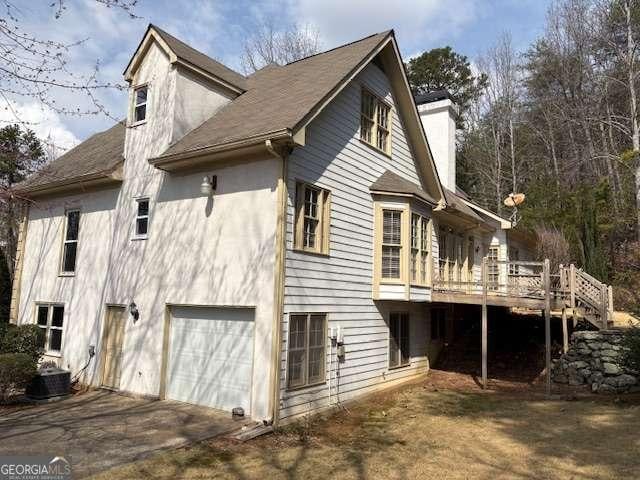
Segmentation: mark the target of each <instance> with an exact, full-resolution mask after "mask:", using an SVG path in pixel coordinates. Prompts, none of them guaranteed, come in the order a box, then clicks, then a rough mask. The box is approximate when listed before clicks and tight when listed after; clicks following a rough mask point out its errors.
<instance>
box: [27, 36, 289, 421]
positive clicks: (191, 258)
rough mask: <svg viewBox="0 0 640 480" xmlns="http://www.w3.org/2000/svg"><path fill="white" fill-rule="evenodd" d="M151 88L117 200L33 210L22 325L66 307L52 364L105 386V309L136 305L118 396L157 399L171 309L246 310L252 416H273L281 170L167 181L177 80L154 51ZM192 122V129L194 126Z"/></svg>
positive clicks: (231, 168)
mask: <svg viewBox="0 0 640 480" xmlns="http://www.w3.org/2000/svg"><path fill="white" fill-rule="evenodd" d="M140 84H147V85H148V86H149V96H148V107H147V119H146V122H144V123H141V124H139V125H136V126H131V127H129V128H127V134H126V140H125V146H124V158H125V164H124V181H123V183H122V185H121V187H120V188H114V189H110V190H102V191H94V192H87V193H84V194H82V195H76V196H69V197H59V198H55V199H49V200H39V201H38V202H36V203H35V204H34V205H33V206H32V207H31V209H30V213H29V225H28V233H27V237H26V248H25V252H26V254H25V259H24V266H23V275H22V284H21V298H20V310H19V311H20V318H19V321H20V323H33V322H35V303H36V302H60V303H63V304H64V307H65V321H64V333H63V346H62V351H61V354H60V356H58V357H50V358H49V359H53V360H55V361H57V362H58V363H59V364H60V365H61V366H63V367H64V368H68V369H70V370H71V372H72V374H73V375H75V374H78V373H79V372H80V371H81V368H83V367H84V366H85V364H86V363H87V361H88V360H89V356H88V351H89V346H90V345H94V346H96V347H97V351H98V355H96V357H95V358H94V359H92V360H91V361H90V362H89V363H88V366H87V368H86V370H85V371H84V372H83V373H82V376H81V380H83V381H85V382H87V383H90V384H93V385H99V383H100V367H101V366H100V365H99V359H100V351H101V347H102V345H101V340H102V328H103V322H104V318H105V308H106V305H108V304H114V305H123V306H126V305H129V304H130V303H131V302H135V303H136V305H137V307H138V310H139V312H140V317H139V319H138V320H137V321H134V320H133V317H131V316H128V318H127V322H126V325H125V332H124V343H123V354H122V355H123V357H122V362H121V365H122V367H121V369H122V372H121V380H120V389H121V390H125V391H129V392H133V393H136V394H142V395H150V396H157V395H158V394H159V393H160V386H161V378H160V377H161V365H162V356H163V335H164V322H165V316H166V311H167V305H170V304H182V305H203V306H229V307H251V308H253V309H254V310H255V319H254V321H255V335H254V339H255V343H254V370H253V380H252V384H253V385H252V406H251V412H250V413H251V416H252V417H254V418H256V419H263V418H267V417H270V416H271V412H270V411H269V404H270V396H269V391H270V381H271V377H270V375H269V372H270V370H271V369H270V362H271V359H272V333H273V301H274V284H275V271H274V269H275V257H276V254H275V251H276V250H275V241H276V240H275V232H276V215H277V198H276V197H277V193H276V186H277V181H278V177H279V176H280V174H281V170H282V165H281V162H280V160H277V159H275V158H273V157H271V156H270V157H268V158H255V159H252V160H247V161H245V162H243V163H239V164H236V165H231V164H227V166H224V167H215V166H212V167H211V169H210V170H208V171H206V172H203V173H193V174H188V175H184V174H179V175H171V174H168V173H166V172H162V171H160V170H157V169H155V168H153V167H151V166H150V165H149V163H148V159H149V158H151V157H153V156H156V155H158V154H160V153H162V151H164V150H165V149H166V148H167V147H168V145H169V142H170V139H171V135H172V131H173V128H174V125H173V123H172V122H173V113H174V111H175V103H174V101H175V99H176V96H175V95H174V93H175V88H176V70H175V69H173V68H172V67H171V65H170V63H169V61H168V58H167V57H166V55H165V54H164V53H163V52H162V51H161V49H159V48H158V47H157V46H156V45H154V46H152V47H151V48H150V50H149V51H148V53H147V56H146V57H145V59H144V61H143V62H142V65H141V66H140V68H139V69H138V71H137V72H136V77H135V79H134V82H133V85H140ZM196 120H197V119H196ZM205 174H206V175H216V176H217V189H216V190H215V193H214V195H213V196H212V197H210V198H207V197H204V196H203V195H202V194H201V193H200V184H201V182H202V177H203V175H205ZM139 197H145V198H148V199H149V201H150V218H149V231H148V236H147V238H146V239H136V238H134V225H135V216H136V209H137V203H136V198H139ZM72 207H73V208H76V207H77V208H80V211H81V215H80V229H79V243H78V254H77V264H76V272H75V275H74V276H69V277H64V276H60V275H59V271H60V255H61V251H62V241H63V239H62V236H63V230H64V222H65V217H64V215H65V209H66V208H72Z"/></svg>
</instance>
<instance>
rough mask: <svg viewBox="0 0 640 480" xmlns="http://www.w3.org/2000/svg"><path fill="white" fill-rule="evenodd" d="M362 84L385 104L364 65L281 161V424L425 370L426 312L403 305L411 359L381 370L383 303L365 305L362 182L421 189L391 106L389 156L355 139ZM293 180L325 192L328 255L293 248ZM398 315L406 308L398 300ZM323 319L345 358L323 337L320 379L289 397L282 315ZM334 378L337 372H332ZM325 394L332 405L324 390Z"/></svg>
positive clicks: (384, 84) (375, 76)
mask: <svg viewBox="0 0 640 480" xmlns="http://www.w3.org/2000/svg"><path fill="white" fill-rule="evenodd" d="M361 82H363V83H364V84H366V86H367V87H368V88H370V89H371V90H373V91H374V92H375V93H376V94H378V95H380V96H381V97H383V98H385V99H386V101H388V102H389V103H391V104H393V98H392V96H391V94H390V86H389V82H388V80H387V78H386V76H385V75H384V73H383V72H382V71H381V70H379V69H378V68H377V67H375V66H372V65H370V66H368V67H367V68H366V69H365V71H364V72H362V73H361V74H360V75H359V77H358V78H356V80H355V81H354V82H352V83H351V84H350V85H349V86H348V87H347V88H346V89H345V90H344V91H343V92H342V93H340V95H338V97H337V98H336V99H335V100H334V101H333V102H332V103H331V104H330V105H328V106H327V108H326V109H325V110H324V111H323V112H322V113H321V114H320V115H319V116H318V118H316V119H315V120H314V122H312V124H311V125H310V127H309V128H308V129H307V138H306V145H305V147H303V148H297V149H295V150H294V151H293V153H292V154H291V156H290V157H289V167H288V168H289V170H288V178H289V181H288V185H287V186H288V189H289V204H288V209H287V228H286V235H287V254H286V262H285V265H286V276H285V312H284V318H283V332H282V333H283V336H282V338H283V342H282V362H281V365H280V367H281V406H282V408H281V414H280V415H281V418H283V419H284V418H287V417H289V416H292V415H298V414H301V413H306V412H311V411H314V410H316V409H319V408H323V407H326V406H328V405H329V403H330V401H331V402H332V403H335V401H336V400H337V399H339V400H340V401H345V400H348V399H350V398H353V397H355V396H357V395H360V394H362V393H365V392H367V391H369V390H371V389H374V388H376V387H379V386H380V385H381V384H383V383H385V382H391V381H395V380H399V379H402V378H408V377H410V376H413V375H415V374H417V373H419V372H422V371H424V370H425V368H426V367H427V365H428V361H427V357H426V344H427V341H428V338H427V332H428V327H429V323H428V309H427V308H426V307H425V306H424V304H423V305H413V306H412V307H411V320H412V322H411V329H412V331H411V338H412V345H411V356H412V362H411V365H410V366H408V367H403V368H400V369H394V370H389V368H388V362H389V359H388V341H389V330H388V326H387V323H386V321H385V318H386V317H387V316H388V311H387V310H388V309H390V308H393V307H391V306H388V305H383V306H380V305H378V304H376V303H374V302H373V301H372V300H371V291H372V284H371V282H372V275H373V203H372V199H371V194H370V193H369V186H370V185H371V184H372V183H373V182H374V181H375V180H376V179H377V178H378V177H379V176H380V175H381V174H382V173H383V172H384V171H385V170H392V171H394V172H395V173H397V174H399V175H402V176H403V177H405V178H407V179H408V180H411V181H413V182H416V183H419V179H418V174H417V171H416V167H415V165H414V161H413V158H412V156H411V149H410V147H409V146H408V144H407V140H406V138H405V134H404V130H403V126H402V122H401V119H400V118H399V117H398V115H397V111H395V110H394V115H393V132H392V158H389V157H388V156H386V155H383V154H381V153H379V152H377V151H376V150H374V149H372V148H370V147H369V146H367V145H365V144H364V143H362V142H361V141H360V140H359V125H360V85H361ZM296 181H305V182H309V183H312V184H315V185H317V186H319V187H322V188H326V189H328V190H330V191H331V228H330V255H328V256H322V255H312V254H307V253H302V252H296V251H293V250H292V247H293V223H294V215H295V212H294V201H295V188H296ZM395 307H396V308H399V309H406V308H408V304H396V305H395ZM307 312H322V313H326V314H327V316H328V320H329V327H331V326H337V325H339V326H340V328H341V329H342V332H343V335H344V341H345V352H346V355H345V362H344V363H338V362H337V358H336V356H335V349H331V348H329V344H330V342H329V341H327V346H328V347H327V358H326V367H327V368H326V382H325V383H324V384H322V385H319V386H312V387H309V388H306V389H300V390H295V391H288V390H287V388H286V366H287V344H288V331H289V329H288V315H289V314H290V313H307ZM338 373H339V376H337V375H338ZM330 389H331V399H330V397H329V391H330Z"/></svg>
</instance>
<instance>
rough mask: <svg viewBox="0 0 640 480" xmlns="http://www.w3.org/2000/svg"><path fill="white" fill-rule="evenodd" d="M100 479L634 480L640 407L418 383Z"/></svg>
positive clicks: (639, 467) (631, 401)
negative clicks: (244, 439) (246, 438)
mask: <svg viewBox="0 0 640 480" xmlns="http://www.w3.org/2000/svg"><path fill="white" fill-rule="evenodd" d="M93 478H96V479H104V480H120V479H122V480H124V479H136V478H150V479H207V478H223V479H254V478H256V479H269V480H276V479H293V478H300V479H305V480H307V479H316V478H318V479H325V478H341V479H342V478H344V479H392V478H393V479H440V478H443V479H444V478H446V479H458V478H459V479H546V478H563V479H564V478H566V479H582V478H584V479H607V478H610V479H623V478H626V479H635V478H640V399H639V398H638V397H637V396H636V397H626V398H625V397H620V398H619V399H616V398H614V397H585V398H581V399H577V400H560V399H558V400H550V401H547V400H544V399H543V398H539V399H538V398H536V399H532V396H531V395H530V394H529V395H528V396H524V395H521V394H520V395H514V394H500V393H465V392H454V391H448V390H439V391H435V390H434V389H432V388H428V387H426V386H424V385H423V384H414V385H410V386H407V387H405V388H402V389H400V390H396V391H393V392H387V393H384V394H380V395H377V396H375V397H373V398H369V399H367V400H365V401H362V402H360V403H358V404H356V405H351V406H349V410H348V411H347V410H344V411H341V412H338V413H335V414H333V415H328V416H325V417H322V418H320V417H316V418H313V419H311V420H307V421H301V422H298V423H297V424H294V425H289V426H288V427H286V428H284V429H283V430H282V431H280V432H278V433H276V434H274V435H269V436H265V437H261V438H258V439H255V440H253V441H250V442H247V443H244V444H240V443H235V442H233V441H231V440H226V439H217V440H213V441H210V442H204V443H200V444H196V445H193V446H191V447H188V448H182V449H178V450H173V451H165V452H161V453H158V454H156V455H155V456H153V457H150V458H147V459H146V460H143V461H140V462H138V463H134V464H130V465H125V466H122V467H118V468H115V469H112V470H110V471H107V472H104V473H103V474H101V475H99V476H97V477H93Z"/></svg>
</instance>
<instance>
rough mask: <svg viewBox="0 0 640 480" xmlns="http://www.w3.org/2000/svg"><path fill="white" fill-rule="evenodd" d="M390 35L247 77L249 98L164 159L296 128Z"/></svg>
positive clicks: (224, 111)
mask: <svg viewBox="0 0 640 480" xmlns="http://www.w3.org/2000/svg"><path fill="white" fill-rule="evenodd" d="M389 34H390V32H384V33H379V34H376V35H372V36H370V37H366V38H363V39H362V40H358V41H356V42H353V43H350V44H347V45H343V46H342V47H338V48H335V49H333V50H329V51H327V52H324V53H320V54H317V55H313V56H311V57H307V58H305V59H302V60H298V61H297V62H293V63H289V64H287V65H284V66H274V65H271V66H269V67H267V68H264V69H262V70H259V71H258V72H256V73H255V74H253V75H251V76H250V77H248V78H247V87H248V89H247V91H246V92H245V93H243V94H242V95H240V96H239V97H237V98H236V99H234V100H233V101H232V102H231V103H229V104H228V105H227V106H225V107H224V108H222V109H221V110H219V111H218V112H217V113H216V114H215V115H214V116H213V117H211V118H210V119H209V120H207V121H205V122H204V123H203V124H202V125H200V126H199V127H197V128H195V129H194V130H192V131H191V132H190V133H188V134H187V135H186V136H184V137H183V138H182V139H181V140H179V141H178V142H176V143H175V144H174V145H172V146H171V147H170V148H169V149H168V150H167V151H166V152H165V153H164V154H163V155H161V156H163V157H164V156H168V155H174V154H179V153H185V152H188V151H191V150H198V149H201V148H206V147H208V146H213V145H218V144H222V143H227V142H232V141H234V140H241V139H244V138H250V137H253V136H258V135H261V134H266V133H269V132H276V131H281V130H284V129H287V128H288V129H293V128H294V127H296V125H298V123H300V122H301V121H302V120H303V119H304V117H305V116H306V115H307V114H308V113H309V112H310V111H311V110H312V109H313V108H314V107H315V106H316V105H317V104H318V103H319V102H321V101H322V100H323V99H324V98H325V97H326V96H328V95H329V94H330V93H331V92H332V91H333V90H334V89H335V88H336V87H337V86H338V85H339V84H340V82H341V81H342V80H344V79H345V78H346V77H347V76H348V75H349V74H350V73H351V72H352V71H353V70H355V69H356V68H357V67H358V66H359V65H360V64H361V62H362V61H364V60H365V59H366V57H367V56H368V55H369V54H370V53H371V51H372V50H373V49H375V48H376V47H377V46H378V45H380V43H381V42H382V41H383V40H385V39H386V38H387V36H388V35H389Z"/></svg>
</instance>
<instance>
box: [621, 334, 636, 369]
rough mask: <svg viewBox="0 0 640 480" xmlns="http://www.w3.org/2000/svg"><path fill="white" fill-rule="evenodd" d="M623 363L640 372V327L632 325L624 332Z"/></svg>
mask: <svg viewBox="0 0 640 480" xmlns="http://www.w3.org/2000/svg"><path fill="white" fill-rule="evenodd" d="M622 346H623V347H626V349H625V350H624V351H623V354H622V363H623V364H624V365H625V366H626V367H627V368H629V369H631V370H635V371H637V372H640V327H630V328H629V329H628V330H627V331H626V332H625V334H624V337H623V340H622Z"/></svg>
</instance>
